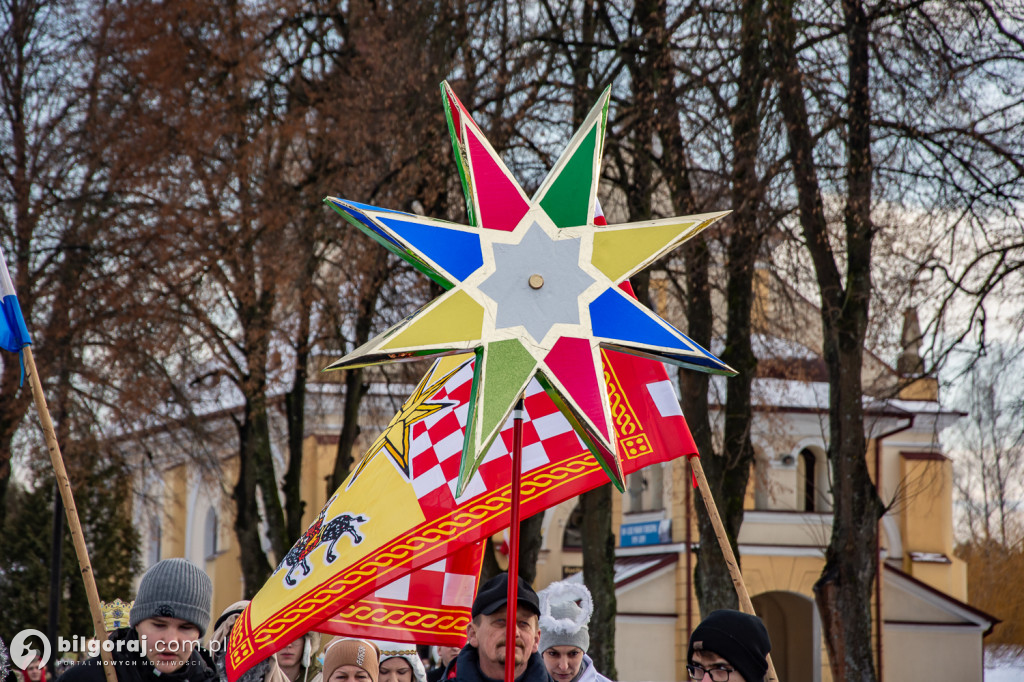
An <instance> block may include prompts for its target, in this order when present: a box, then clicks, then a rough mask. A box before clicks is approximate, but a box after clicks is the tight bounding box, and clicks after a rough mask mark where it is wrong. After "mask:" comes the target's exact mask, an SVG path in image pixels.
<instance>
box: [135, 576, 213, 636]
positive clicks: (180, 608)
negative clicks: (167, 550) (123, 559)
mask: <svg viewBox="0 0 1024 682" xmlns="http://www.w3.org/2000/svg"><path fill="white" fill-rule="evenodd" d="M212 598H213V583H212V582H211V581H210V576H208V575H206V572H205V571H203V569H201V568H199V567H198V566H196V565H195V564H193V563H192V562H191V561H188V560H187V559H164V560H163V561H159V562H157V563H155V564H153V566H152V567H151V568H150V569H149V570H148V571H146V573H145V575H143V576H142V582H140V583H139V593H138V594H137V595H136V596H135V603H134V604H133V605H132V612H131V616H130V617H129V620H128V624H129V625H131V626H132V627H133V628H135V627H138V625H139V623H141V622H142V621H144V620H146V619H147V618H154V617H162V618H180V619H181V620H184V621H188V622H189V623H191V624H192V625H195V626H196V628H198V629H199V636H200V637H202V636H203V635H204V634H205V633H206V628H207V626H209V624H210V601H211V599H212Z"/></svg>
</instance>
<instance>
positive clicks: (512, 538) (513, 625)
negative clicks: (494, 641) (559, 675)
mask: <svg viewBox="0 0 1024 682" xmlns="http://www.w3.org/2000/svg"><path fill="white" fill-rule="evenodd" d="M522 470H523V398H522V396H520V397H519V400H518V401H517V402H516V406H515V409H514V410H513V411H512V502H511V508H512V518H511V519H510V524H511V525H510V526H509V529H508V537H509V541H508V592H507V593H506V598H507V599H508V601H507V602H506V604H505V614H506V617H505V682H514V680H515V679H516V634H517V631H518V629H519V623H518V620H517V619H516V607H517V606H518V604H517V602H518V601H519V496H520V491H519V484H520V482H521V480H522V477H523V471H522ZM526 655H527V656H529V655H530V652H526Z"/></svg>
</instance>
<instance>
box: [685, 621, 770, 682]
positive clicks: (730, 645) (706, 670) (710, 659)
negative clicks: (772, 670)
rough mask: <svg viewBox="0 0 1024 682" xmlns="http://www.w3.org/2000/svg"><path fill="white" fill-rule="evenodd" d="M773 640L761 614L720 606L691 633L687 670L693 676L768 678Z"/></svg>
mask: <svg viewBox="0 0 1024 682" xmlns="http://www.w3.org/2000/svg"><path fill="white" fill-rule="evenodd" d="M771 650H772V643H771V641H770V640H769V639H768V630H767V629H766V628H765V627H764V623H763V622H761V619H760V618H758V617H757V616H751V615H750V614H747V613H743V612H741V611H733V610H731V609H719V610H718V611H712V612H711V613H709V614H708V617H707V618H705V619H704V620H702V621H701V622H700V625H698V626H697V628H696V629H695V630H694V631H693V634H692V635H690V648H689V651H687V653H686V660H687V661H688V663H687V666H686V670H687V672H688V673H689V674H690V679H691V680H709V679H710V680H711V681H712V682H740V681H741V680H742V682H764V676H765V673H767V672H768V654H769V652H771Z"/></svg>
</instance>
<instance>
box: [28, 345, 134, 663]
mask: <svg viewBox="0 0 1024 682" xmlns="http://www.w3.org/2000/svg"><path fill="white" fill-rule="evenodd" d="M21 352H22V353H23V354H24V358H25V373H26V374H27V375H28V378H29V383H30V384H31V385H32V397H33V399H34V400H35V403H36V411H37V412H38V413H39V421H40V422H41V424H42V427H43V437H44V438H45V439H46V449H47V450H49V452H50V462H51V463H52V464H53V473H54V475H55V476H56V477H57V489H58V490H60V497H61V500H62V501H63V502H64V511H65V513H66V514H67V517H68V528H69V529H70V530H71V539H72V541H73V542H74V545H75V554H77V555H78V567H79V568H80V569H81V571H82V580H83V581H84V582H85V593H86V595H87V596H88V598H89V611H90V613H91V614H92V622H93V626H94V627H95V628H96V637H98V638H99V640H100V642H101V643H102V642H105V641H106V640H107V626H106V623H104V622H103V610H102V609H101V608H100V595H99V592H98V591H97V590H96V578H95V576H94V575H93V572H92V563H91V562H90V561H89V549H88V548H87V547H86V546H85V536H84V535H83V534H82V524H81V522H79V520H78V509H77V508H76V507H75V497H74V495H73V494H72V492H71V483H70V482H69V481H68V473H67V470H66V469H65V468H64V457H63V456H62V455H61V452H60V445H58V444H57V434H56V432H55V431H54V429H53V419H51V418H50V410H49V409H48V408H47V407H46V396H45V395H44V394H43V384H42V382H41V381H40V380H39V372H38V370H37V369H36V361H35V359H34V358H33V357H32V348H31V347H30V346H25V347H24V348H23V349H22V351H21ZM100 656H101V657H102V659H103V673H104V675H106V678H107V682H117V673H116V672H115V671H114V665H113V659H112V658H111V655H110V651H108V650H107V649H106V648H104V647H102V646H101V647H100Z"/></svg>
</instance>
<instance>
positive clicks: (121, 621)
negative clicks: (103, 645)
mask: <svg viewBox="0 0 1024 682" xmlns="http://www.w3.org/2000/svg"><path fill="white" fill-rule="evenodd" d="M134 603H135V602H134V601H130V602H123V601H121V600H120V599H115V600H114V601H112V602H105V601H104V602H100V605H101V606H102V607H103V624H104V625H105V626H106V628H107V632H113V631H114V630H117V629H119V628H126V627H128V617H129V616H130V615H131V612H132V605H133V604H134Z"/></svg>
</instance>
